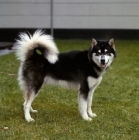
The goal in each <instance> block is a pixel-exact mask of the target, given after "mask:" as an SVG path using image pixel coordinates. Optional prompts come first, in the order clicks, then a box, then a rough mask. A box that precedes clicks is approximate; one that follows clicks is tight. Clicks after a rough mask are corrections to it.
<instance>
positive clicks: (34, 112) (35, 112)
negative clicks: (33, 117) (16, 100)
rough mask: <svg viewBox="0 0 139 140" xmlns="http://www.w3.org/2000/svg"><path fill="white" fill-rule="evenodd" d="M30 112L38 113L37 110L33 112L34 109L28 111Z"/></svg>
mask: <svg viewBox="0 0 139 140" xmlns="http://www.w3.org/2000/svg"><path fill="white" fill-rule="evenodd" d="M30 112H33V113H38V111H37V110H34V109H32V110H30Z"/></svg>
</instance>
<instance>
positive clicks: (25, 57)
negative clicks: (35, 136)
mask: <svg viewBox="0 0 139 140" xmlns="http://www.w3.org/2000/svg"><path fill="white" fill-rule="evenodd" d="M15 47H16V48H17V51H16V56H17V59H19V60H20V61H21V65H20V67H19V72H18V82H19V86H20V88H21V90H22V91H23V95H24V100H25V101H24V104H23V107H24V117H25V120H26V121H27V122H31V121H34V119H33V118H32V117H31V115H30V112H37V110H34V109H33V108H32V106H31V104H32V102H33V100H34V99H35V97H36V96H37V95H38V93H39V91H40V88H41V87H42V85H43V84H44V83H46V84H54V85H55V84H57V85H61V86H66V87H69V88H73V87H76V88H77V89H78V106H79V112H80V115H81V117H82V118H83V119H84V120H87V121H91V120H92V118H93V117H96V116H97V115H96V114H95V113H93V112H92V109H91V106H92V97H93V93H94V90H95V89H96V88H97V86H98V85H99V84H100V82H101V80H102V76H103V74H104V73H105V72H106V71H107V69H108V68H109V67H110V66H111V64H112V62H113V60H114V58H115V57H116V51H115V43H114V39H113V38H112V39H110V40H104V41H103V40H96V39H94V38H93V39H92V43H91V46H90V47H89V49H88V50H84V51H79V50H74V51H70V52H64V53H59V51H58V48H57V46H56V44H55V42H54V40H53V38H52V37H51V36H50V35H47V34H45V33H44V32H43V31H42V30H37V31H36V32H35V33H34V34H33V35H31V34H29V33H21V34H19V39H17V40H16V43H15Z"/></svg>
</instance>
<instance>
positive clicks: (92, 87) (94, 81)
mask: <svg viewBox="0 0 139 140" xmlns="http://www.w3.org/2000/svg"><path fill="white" fill-rule="evenodd" d="M87 81H88V86H89V89H90V90H89V92H88V97H87V113H88V115H89V117H91V118H93V117H96V116H97V115H96V114H95V113H93V112H92V109H91V107H92V99H93V93H94V91H95V89H96V88H97V86H98V85H99V84H100V83H101V81H102V77H98V78H97V79H96V78H93V77H88V80H87Z"/></svg>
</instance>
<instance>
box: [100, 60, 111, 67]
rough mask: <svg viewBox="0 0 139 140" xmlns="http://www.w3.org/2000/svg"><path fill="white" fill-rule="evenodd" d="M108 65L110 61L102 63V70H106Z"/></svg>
mask: <svg viewBox="0 0 139 140" xmlns="http://www.w3.org/2000/svg"><path fill="white" fill-rule="evenodd" d="M108 63H109V60H108V62H107V63H101V64H100V65H101V68H102V69H105V68H106V66H107V64H108Z"/></svg>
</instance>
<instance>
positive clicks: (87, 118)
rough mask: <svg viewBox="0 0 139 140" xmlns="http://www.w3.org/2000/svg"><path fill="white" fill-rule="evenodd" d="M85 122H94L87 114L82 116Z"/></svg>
mask: <svg viewBox="0 0 139 140" xmlns="http://www.w3.org/2000/svg"><path fill="white" fill-rule="evenodd" d="M82 118H83V120H85V121H92V118H90V117H89V116H88V115H87V114H83V115H82Z"/></svg>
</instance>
